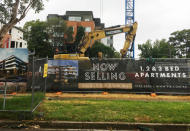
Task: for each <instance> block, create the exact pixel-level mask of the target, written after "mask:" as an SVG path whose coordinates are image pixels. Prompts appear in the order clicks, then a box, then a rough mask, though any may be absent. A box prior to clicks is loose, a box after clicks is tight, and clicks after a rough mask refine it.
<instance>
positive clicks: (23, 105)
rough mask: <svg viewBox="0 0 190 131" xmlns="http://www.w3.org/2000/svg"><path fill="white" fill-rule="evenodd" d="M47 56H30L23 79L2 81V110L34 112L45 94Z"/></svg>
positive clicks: (0, 90)
mask: <svg viewBox="0 0 190 131" xmlns="http://www.w3.org/2000/svg"><path fill="white" fill-rule="evenodd" d="M44 64H47V58H43V59H36V58H35V57H34V56H32V57H29V63H28V65H27V72H25V73H26V75H25V77H24V78H22V79H24V80H25V81H23V80H21V81H20V80H19V79H20V78H19V77H17V76H16V77H14V79H13V80H10V79H9V80H5V81H3V82H0V112H5V111H7V112H33V111H34V110H35V109H36V107H37V106H38V105H39V103H40V102H41V101H42V100H43V98H44V96H45V88H46V84H45V81H46V78H43V73H44Z"/></svg>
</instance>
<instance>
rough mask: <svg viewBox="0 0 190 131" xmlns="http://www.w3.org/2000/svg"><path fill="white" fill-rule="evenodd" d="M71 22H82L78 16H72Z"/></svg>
mask: <svg viewBox="0 0 190 131" xmlns="http://www.w3.org/2000/svg"><path fill="white" fill-rule="evenodd" d="M69 21H81V17H78V16H70V17H69Z"/></svg>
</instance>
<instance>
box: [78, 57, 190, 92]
mask: <svg viewBox="0 0 190 131" xmlns="http://www.w3.org/2000/svg"><path fill="white" fill-rule="evenodd" d="M78 85H79V87H78V88H79V89H95V90H112V91H127V92H136V93H138V92H139V93H143V92H161V93H162V92H179V93H188V92H189V93H190V60H189V59H142V60H134V59H103V60H98V59H92V60H90V61H79V84H78Z"/></svg>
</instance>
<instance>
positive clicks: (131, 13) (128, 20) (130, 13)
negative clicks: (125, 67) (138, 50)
mask: <svg viewBox="0 0 190 131" xmlns="http://www.w3.org/2000/svg"><path fill="white" fill-rule="evenodd" d="M134 22H135V0H125V25H131V24H133V23H134ZM134 47H135V45H134V41H133V44H132V45H131V49H132V52H133V55H132V58H135V48H134Z"/></svg>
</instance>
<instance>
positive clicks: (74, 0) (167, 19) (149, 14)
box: [20, 0, 190, 57]
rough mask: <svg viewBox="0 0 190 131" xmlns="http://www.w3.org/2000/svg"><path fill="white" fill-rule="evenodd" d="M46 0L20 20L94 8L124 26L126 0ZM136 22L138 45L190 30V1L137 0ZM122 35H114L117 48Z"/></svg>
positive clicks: (107, 21) (108, 20)
mask: <svg viewBox="0 0 190 131" xmlns="http://www.w3.org/2000/svg"><path fill="white" fill-rule="evenodd" d="M102 1H103V11H102V13H101V11H100V10H101V8H100V5H101V4H100V3H101V0H49V2H48V3H46V4H45V10H44V11H42V12H41V13H40V14H37V15H34V14H33V13H34V12H32V11H31V12H30V13H29V14H28V16H27V17H26V18H25V19H24V20H23V21H22V22H21V23H20V25H21V26H22V25H23V24H24V23H25V22H26V21H30V20H35V19H40V20H46V16H47V15H48V14H60V15H63V14H65V12H66V11H67V10H70V11H93V13H94V17H101V18H102V22H104V23H105V25H106V26H107V27H108V26H114V25H123V24H124V23H125V20H124V18H125V0H102ZM135 15H136V21H137V22H138V24H139V27H138V31H137V36H136V46H135V48H136V52H137V53H136V57H138V53H139V51H137V45H138V44H142V43H144V42H145V41H146V40H148V39H151V40H156V39H162V38H165V39H168V37H169V36H170V34H171V33H172V32H174V31H177V30H183V29H190V17H189V15H190V0H136V8H135ZM123 43H124V34H122V35H117V36H114V47H115V48H116V50H118V51H119V50H120V49H121V48H122V47H123Z"/></svg>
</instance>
